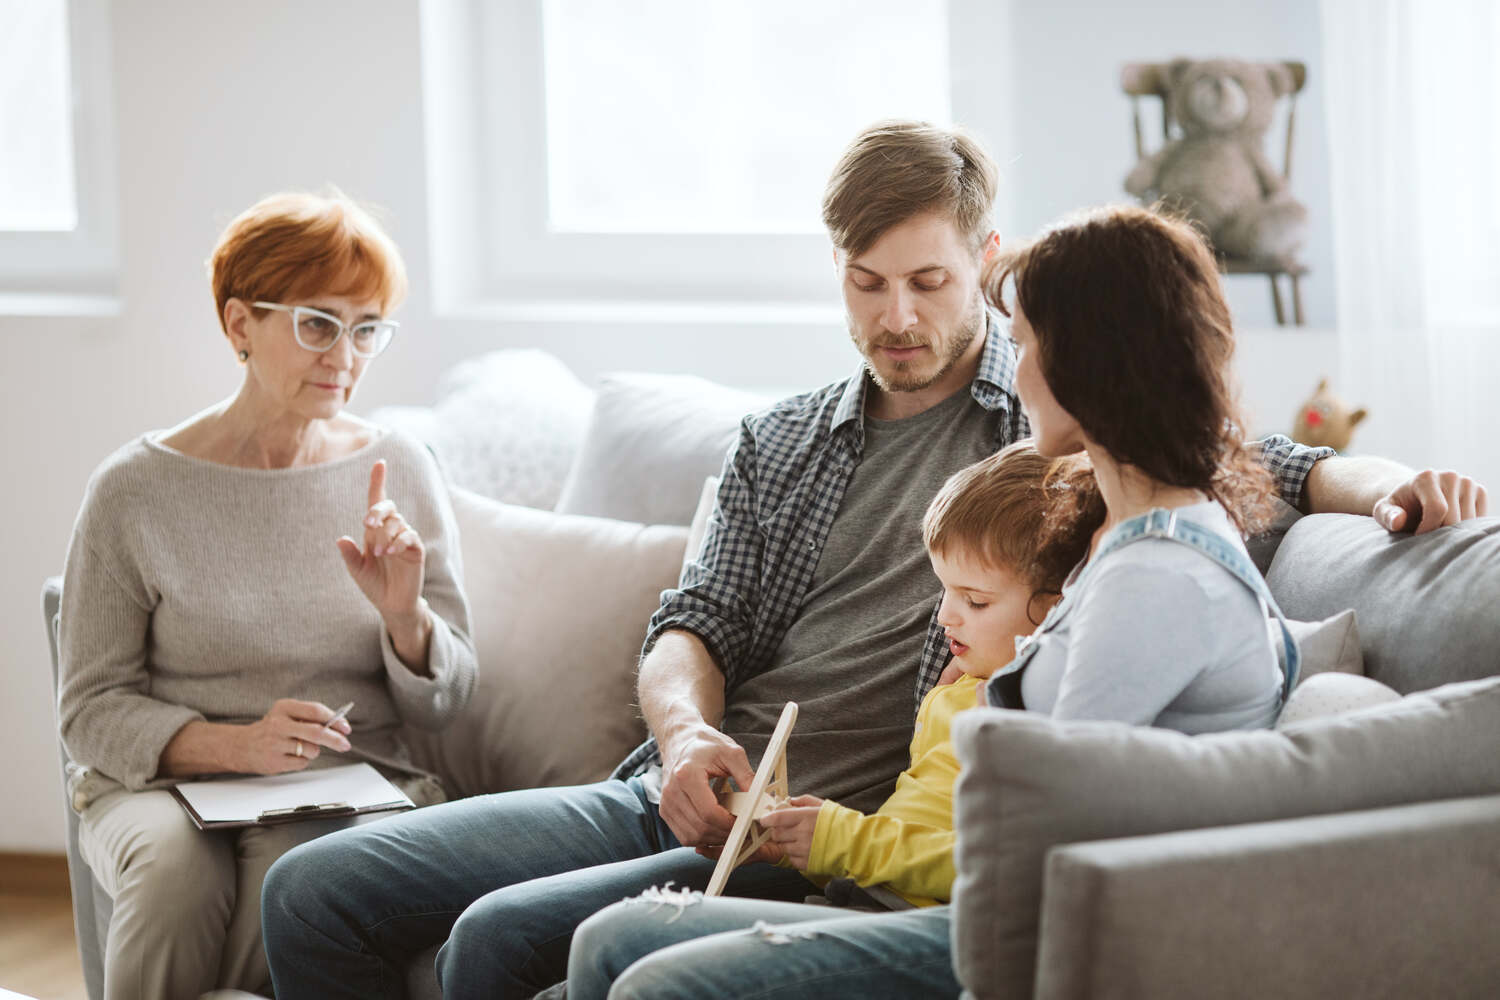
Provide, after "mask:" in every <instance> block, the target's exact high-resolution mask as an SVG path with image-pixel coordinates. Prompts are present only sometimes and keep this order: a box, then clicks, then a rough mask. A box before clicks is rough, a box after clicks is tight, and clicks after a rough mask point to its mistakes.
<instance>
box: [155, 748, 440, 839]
mask: <svg viewBox="0 0 1500 1000" xmlns="http://www.w3.org/2000/svg"><path fill="white" fill-rule="evenodd" d="M170 791H171V792H172V797H173V798H175V799H176V800H177V802H178V804H179V805H181V806H182V808H183V810H184V811H186V812H187V814H188V816H189V818H191V819H192V821H193V825H194V826H196V827H197V828H198V829H200V830H233V829H238V828H242V827H247V826H271V825H274V824H278V823H296V822H299V821H301V820H307V819H334V818H337V817H341V816H360V815H364V814H365V813H376V812H391V811H395V810H402V809H413V808H415V804H414V803H413V802H412V800H411V799H409V798H407V797H406V794H405V793H404V792H402V791H401V789H399V788H397V787H396V786H395V785H393V784H391V783H390V782H389V781H387V780H386V779H385V778H384V777H383V776H382V775H381V774H380V772H379V771H377V770H375V768H373V767H371V766H370V765H369V764H365V763H359V764H343V765H340V766H337V767H323V768H318V769H317V770H306V771H291V772H288V773H286V774H272V775H264V776H254V777H236V778H217V779H212V780H208V781H189V782H183V783H182V784H178V785H173V786H172V787H171V789H170Z"/></svg>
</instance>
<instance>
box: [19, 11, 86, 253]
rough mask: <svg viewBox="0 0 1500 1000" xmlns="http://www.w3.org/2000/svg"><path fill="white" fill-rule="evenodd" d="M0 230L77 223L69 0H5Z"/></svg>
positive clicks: (47, 228)
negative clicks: (67, 2) (69, 57)
mask: <svg viewBox="0 0 1500 1000" xmlns="http://www.w3.org/2000/svg"><path fill="white" fill-rule="evenodd" d="M0 24H4V25H5V26H6V33H5V35H4V36H3V37H0V229H3V230H7V231H22V232H25V231H31V230H38V231H57V230H69V229H72V228H74V226H76V225H77V224H78V201H77V197H76V188H75V187H74V183H73V123H72V116H71V115H70V114H69V113H68V109H69V106H70V104H71V101H72V84H71V81H70V80H69V79H68V10H67V4H66V3H65V2H64V0H0Z"/></svg>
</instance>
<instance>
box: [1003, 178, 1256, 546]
mask: <svg viewBox="0 0 1500 1000" xmlns="http://www.w3.org/2000/svg"><path fill="white" fill-rule="evenodd" d="M1007 279H1011V280H1012V281H1013V283H1014V287H1015V301H1016V306H1017V307H1018V308H1019V309H1020V310H1021V311H1022V312H1023V313H1025V315H1026V319H1027V320H1028V321H1029V322H1030V324H1031V327H1032V329H1033V330H1034V331H1035V335H1036V344H1037V352H1038V361H1039V366H1040V369H1041V373H1042V377H1043V378H1045V379H1046V381H1047V386H1048V388H1049V389H1051V391H1052V395H1053V397H1054V398H1055V399H1056V400H1057V402H1058V405H1060V406H1061V407H1062V408H1063V409H1064V410H1066V411H1067V412H1068V413H1069V414H1071V415H1072V417H1073V418H1074V419H1075V420H1077V421H1078V425H1079V427H1080V428H1082V430H1083V432H1084V433H1085V434H1087V435H1088V436H1089V438H1090V439H1092V440H1093V441H1095V442H1097V443H1098V444H1099V445H1100V446H1101V447H1103V448H1104V449H1105V450H1107V451H1108V452H1109V454H1110V455H1111V456H1112V457H1113V458H1115V459H1116V460H1117V461H1119V462H1121V463H1124V464H1128V465H1132V466H1135V467H1136V468H1138V469H1140V470H1141V471H1142V472H1144V473H1145V474H1146V475H1148V476H1150V477H1152V478H1153V479H1156V480H1157V481H1159V482H1162V483H1166V484H1168V485H1170V486H1176V487H1183V488H1188V489H1197V490H1202V491H1203V492H1205V493H1207V494H1208V495H1209V496H1211V497H1213V498H1214V499H1215V500H1217V501H1218V502H1219V503H1221V504H1223V506H1224V508H1225V509H1226V510H1227V511H1228V512H1229V514H1230V516H1231V517H1233V518H1234V520H1235V523H1236V524H1237V525H1238V526H1239V528H1240V530H1241V531H1243V532H1245V533H1247V534H1251V533H1254V532H1255V531H1257V530H1259V529H1260V528H1261V527H1262V526H1263V525H1264V523H1265V521H1266V519H1267V516H1268V498H1269V497H1270V494H1271V488H1272V486H1271V477H1270V475H1269V474H1268V473H1267V472H1266V470H1265V469H1264V468H1263V467H1262V466H1261V464H1260V463H1259V462H1257V461H1256V460H1255V458H1254V457H1253V456H1252V455H1251V454H1249V452H1248V451H1247V449H1246V447H1245V432H1244V418H1243V416H1242V415H1241V413H1240V410H1239V406H1238V404H1237V401H1236V398H1235V393H1234V391H1233V388H1232V383H1231V375H1230V367H1229V363H1230V359H1231V357H1232V356H1233V354H1234V330H1233V324H1232V323H1231V321H1230V316H1229V307H1228V305H1227V304H1226V303H1225V302H1224V296H1223V294H1222V293H1221V292H1220V289H1219V274H1218V268H1217V266H1216V265H1215V262H1214V256H1213V253H1212V251H1211V250H1210V249H1209V247H1208V244H1207V242H1206V241H1205V239H1204V238H1203V237H1202V236H1201V235H1200V234H1199V233H1198V231H1197V230H1196V229H1194V228H1193V227H1192V226H1191V225H1190V224H1188V223H1187V222H1185V221H1183V220H1181V219H1176V218H1172V217H1170V216H1168V215H1166V214H1165V213H1163V212H1161V211H1159V210H1152V209H1146V208H1141V207H1139V206H1134V205H1121V206H1111V207H1108V208H1101V209H1096V210H1093V211H1089V212H1086V213H1084V214H1081V215H1079V216H1076V217H1073V218H1070V219H1067V220H1065V221H1064V222H1063V223H1062V224H1060V225H1059V226H1057V227H1056V228H1054V229H1051V230H1049V231H1048V232H1045V233H1043V234H1042V235H1041V236H1039V237H1038V238H1036V239H1035V240H1033V241H1031V242H1030V243H1027V244H1025V245H1024V246H1022V247H1020V248H1019V249H1016V250H1013V251H1010V252H1008V253H1006V254H1003V255H1001V256H999V257H997V258H996V259H995V260H993V261H991V263H990V265H989V266H988V267H987V269H986V271H985V277H984V288H985V296H986V298H987V299H988V300H989V302H990V304H991V305H993V306H994V307H995V308H996V309H998V310H1000V311H1001V312H1002V313H1004V314H1005V315H1007V316H1009V315H1010V310H1009V309H1007V308H1006V305H1005V299H1004V286H1005V283H1006V280H1007Z"/></svg>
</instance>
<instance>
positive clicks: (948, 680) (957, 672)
mask: <svg viewBox="0 0 1500 1000" xmlns="http://www.w3.org/2000/svg"><path fill="white" fill-rule="evenodd" d="M963 675H964V668H963V667H960V666H959V665H958V658H957V657H955V658H953V659H951V660H949V661H948V665H947V666H946V667H944V668H943V672H942V673H940V674H938V679H937V686H939V687H941V686H942V685H944V684H952V683H953V682H954V681H956V680H958V679H959V678H960V677H962V676H963Z"/></svg>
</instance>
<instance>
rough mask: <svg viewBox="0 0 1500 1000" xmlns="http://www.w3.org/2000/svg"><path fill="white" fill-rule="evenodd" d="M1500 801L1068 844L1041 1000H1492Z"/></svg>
mask: <svg viewBox="0 0 1500 1000" xmlns="http://www.w3.org/2000/svg"><path fill="white" fill-rule="evenodd" d="M1497 925H1500V795H1491V796H1483V797H1477V798H1466V799H1450V800H1447V801H1441V802H1425V803H1418V804H1415V805H1406V806H1398V807H1394V808H1388V809H1375V810H1368V811H1362V812H1348V813H1337V814H1333V815H1328V816H1317V817H1310V818H1304V819H1295V820H1281V821H1277V822H1271V823H1254V824H1247V825H1244V826H1231V827H1218V828H1214V829H1207V830H1195V831H1185V832H1180V833H1167V834H1158V835H1154V836H1145V837H1129V838H1123V839H1119V840H1107V841H1096V842H1093V843H1082V844H1070V845H1066V846H1063V847H1058V848H1054V849H1053V850H1052V851H1051V852H1049V854H1048V857H1047V868H1046V885H1045V891H1044V895H1043V904H1042V921H1041V942H1040V945H1039V952H1038V956H1037V981H1036V996H1037V997H1038V998H1044V1000H1061V998H1069V1000H1071V998H1081V997H1121V998H1124V997H1169V996H1216V997H1267V996H1276V997H1330V996H1359V997H1412V996H1481V995H1491V994H1490V991H1491V990H1493V989H1494V987H1495V984H1496V983H1497V982H1500V948H1496V947H1495V928H1496V926H1497Z"/></svg>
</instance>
